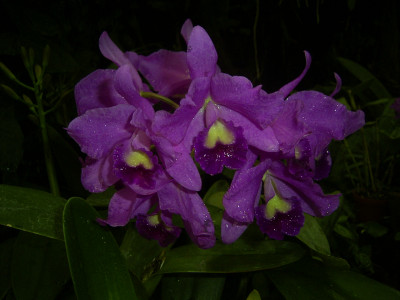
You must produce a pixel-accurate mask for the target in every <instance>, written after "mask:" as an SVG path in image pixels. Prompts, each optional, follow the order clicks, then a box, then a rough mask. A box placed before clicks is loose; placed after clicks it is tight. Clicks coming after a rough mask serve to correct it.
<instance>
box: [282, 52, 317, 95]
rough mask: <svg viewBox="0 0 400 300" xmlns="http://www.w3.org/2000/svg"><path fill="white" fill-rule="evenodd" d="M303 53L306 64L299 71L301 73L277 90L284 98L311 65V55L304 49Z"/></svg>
mask: <svg viewBox="0 0 400 300" xmlns="http://www.w3.org/2000/svg"><path fill="white" fill-rule="evenodd" d="M304 55H305V57H306V66H305V68H304V70H303V72H301V74H300V75H299V76H298V77H297V78H296V79H294V80H293V81H291V82H289V83H287V84H285V85H284V86H283V87H281V88H280V89H279V91H278V92H276V93H279V94H281V95H282V96H283V97H284V98H286V97H287V96H289V94H290V93H291V92H292V91H293V90H294V89H295V88H296V86H297V85H298V84H299V83H300V81H301V80H302V79H303V78H304V76H305V75H306V73H307V71H308V69H309V68H310V65H311V55H310V53H308V52H307V51H304Z"/></svg>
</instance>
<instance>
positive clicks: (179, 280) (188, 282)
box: [161, 274, 225, 300]
mask: <svg viewBox="0 0 400 300" xmlns="http://www.w3.org/2000/svg"><path fill="white" fill-rule="evenodd" d="M224 284H225V276H222V275H218V276H216V275H210V274H207V275H200V274H199V275H186V274H180V275H172V276H171V275H167V276H164V277H163V279H162V281H161V292H162V299H163V300H164V299H171V300H178V299H180V300H184V299H190V300H219V299H221V295H222V291H223V289H224Z"/></svg>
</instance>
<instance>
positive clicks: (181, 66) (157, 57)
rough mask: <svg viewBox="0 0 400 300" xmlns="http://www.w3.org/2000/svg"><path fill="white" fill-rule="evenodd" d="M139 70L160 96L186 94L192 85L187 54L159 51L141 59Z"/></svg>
mask: <svg viewBox="0 0 400 300" xmlns="http://www.w3.org/2000/svg"><path fill="white" fill-rule="evenodd" d="M138 70H139V71H140V73H142V74H143V76H144V77H145V78H146V79H147V80H148V82H149V83H150V84H151V86H152V87H153V88H154V89H155V90H156V91H158V93H159V94H160V95H163V96H165V97H171V96H173V95H176V94H183V95H184V94H186V92H187V90H188V88H189V85H190V82H191V80H190V75H189V69H188V66H187V63H186V52H172V51H168V50H159V51H157V52H155V53H152V54H150V55H149V56H147V57H141V58H140V60H139V64H138Z"/></svg>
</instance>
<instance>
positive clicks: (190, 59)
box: [187, 26, 218, 79]
mask: <svg viewBox="0 0 400 300" xmlns="http://www.w3.org/2000/svg"><path fill="white" fill-rule="evenodd" d="M217 60H218V55H217V51H216V50H215V47H214V44H213V42H212V41H211V38H210V37H209V35H208V34H207V32H206V31H205V30H204V29H203V28H202V27H200V26H196V27H194V28H193V30H192V32H191V34H190V38H189V41H188V48H187V63H188V66H189V70H190V76H191V78H192V79H195V78H198V77H211V76H213V75H214V73H215V71H216V66H217Z"/></svg>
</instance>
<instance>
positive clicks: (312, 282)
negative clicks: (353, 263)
mask: <svg viewBox="0 0 400 300" xmlns="http://www.w3.org/2000/svg"><path fill="white" fill-rule="evenodd" d="M266 273H267V274H268V276H269V278H270V279H271V280H272V281H273V282H274V284H275V285H276V287H277V288H278V289H279V291H280V292H281V293H282V295H283V296H284V297H285V299H288V300H291V299H293V300H298V299H310V300H313V299H346V300H347V299H354V300H356V299H359V300H369V299H370V300H375V299H385V300H386V299H400V293H399V291H397V290H395V289H392V288H390V287H388V286H385V285H383V284H381V283H379V282H377V281H374V280H372V279H369V278H367V277H365V276H363V275H361V274H358V273H356V272H352V271H347V270H337V269H334V268H328V267H325V266H324V265H323V264H321V263H319V262H317V261H314V260H311V259H304V260H301V261H299V262H297V263H295V264H292V265H290V266H287V267H284V268H282V269H280V270H268V271H267V272H266Z"/></svg>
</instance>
